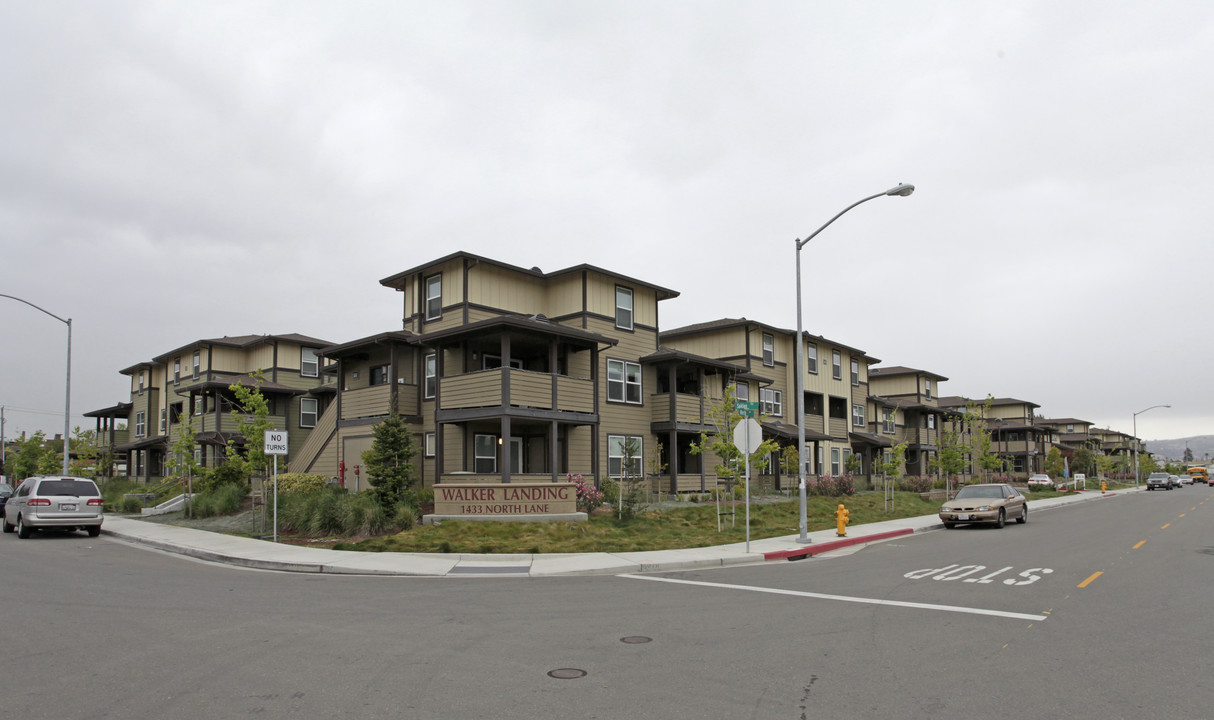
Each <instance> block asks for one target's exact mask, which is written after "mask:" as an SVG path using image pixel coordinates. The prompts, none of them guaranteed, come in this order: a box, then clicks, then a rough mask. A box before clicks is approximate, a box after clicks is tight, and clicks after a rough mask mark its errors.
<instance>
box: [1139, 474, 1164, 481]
mask: <svg viewBox="0 0 1214 720" xmlns="http://www.w3.org/2000/svg"><path fill="white" fill-rule="evenodd" d="M1139 477H1141V476H1139ZM1151 477H1153V478H1156V479H1160V480H1167V479H1168V475H1167V473H1151Z"/></svg>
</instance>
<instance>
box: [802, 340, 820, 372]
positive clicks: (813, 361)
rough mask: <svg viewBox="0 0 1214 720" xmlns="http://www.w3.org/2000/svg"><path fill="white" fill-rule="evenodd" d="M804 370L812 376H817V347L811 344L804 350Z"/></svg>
mask: <svg viewBox="0 0 1214 720" xmlns="http://www.w3.org/2000/svg"><path fill="white" fill-rule="evenodd" d="M805 369H806V370H808V371H809V372H811V373H813V374H814V375H817V374H818V346H817V345H814V344H813V343H810V344H809V345H808V346H807V347H806V348H805Z"/></svg>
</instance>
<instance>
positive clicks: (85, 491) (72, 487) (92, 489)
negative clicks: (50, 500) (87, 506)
mask: <svg viewBox="0 0 1214 720" xmlns="http://www.w3.org/2000/svg"><path fill="white" fill-rule="evenodd" d="M38 494H39V495H42V496H47V495H70V496H72V497H96V496H98V495H100V494H101V493H100V492H98V491H97V486H96V485H94V484H93V483H91V482H80V481H78V480H46V481H43V482H42V483H41V484H39V485H38Z"/></svg>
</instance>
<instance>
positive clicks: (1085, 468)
mask: <svg viewBox="0 0 1214 720" xmlns="http://www.w3.org/2000/svg"><path fill="white" fill-rule="evenodd" d="M1071 470H1073V471H1074V472H1077V473H1083V474H1084V475H1089V476H1092V477H1095V476H1096V454H1095V453H1093V452H1092V451H1091V450H1089V449H1087V448H1085V447H1081V448H1078V449H1077V450H1075V454H1074V455H1072V456H1071Z"/></svg>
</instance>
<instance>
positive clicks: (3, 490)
mask: <svg viewBox="0 0 1214 720" xmlns="http://www.w3.org/2000/svg"><path fill="white" fill-rule="evenodd" d="M0 477H2V476H0ZM12 494H13V486H12V485H9V484H8V483H6V482H3V481H0V517H4V505H5V504H6V503H7V502H8V499H9V497H10V496H12Z"/></svg>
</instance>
